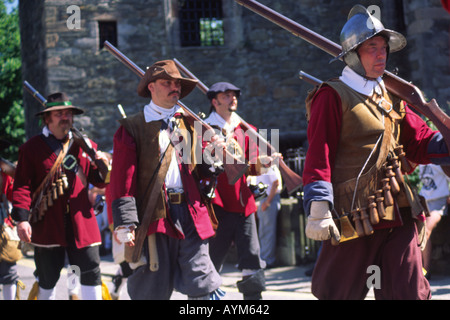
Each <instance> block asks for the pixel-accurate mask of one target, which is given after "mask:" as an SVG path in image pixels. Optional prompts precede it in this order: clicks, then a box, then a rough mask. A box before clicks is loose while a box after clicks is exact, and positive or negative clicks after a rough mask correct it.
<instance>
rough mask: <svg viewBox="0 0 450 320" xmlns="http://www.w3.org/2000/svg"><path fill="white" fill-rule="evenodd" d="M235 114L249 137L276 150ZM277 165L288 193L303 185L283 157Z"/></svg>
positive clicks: (203, 88)
mask: <svg viewBox="0 0 450 320" xmlns="http://www.w3.org/2000/svg"><path fill="white" fill-rule="evenodd" d="M173 61H175V64H176V65H177V67H178V69H179V70H180V71H181V72H182V73H184V74H185V75H186V76H187V77H189V78H191V79H193V80H197V81H198V82H197V87H198V88H199V89H200V90H201V91H202V92H203V93H204V94H206V93H207V92H208V87H207V86H206V85H205V84H204V83H203V82H202V81H200V79H198V78H197V77H196V76H195V75H194V74H193V73H192V72H191V71H189V69H188V68H186V67H185V66H184V65H183V64H182V63H181V62H180V61H178V60H177V59H175V58H174V59H173ZM235 115H236V116H237V117H238V118H239V121H241V124H242V125H243V126H244V127H245V129H246V130H248V131H250V132H251V135H250V136H251V137H252V138H253V137H256V138H257V139H259V141H261V142H262V143H264V144H265V145H266V147H267V148H269V149H270V150H271V151H272V152H277V151H276V149H275V148H274V147H273V146H272V145H271V144H270V143H269V142H268V141H267V140H266V139H265V138H264V137H262V136H261V135H260V134H259V133H258V132H256V130H255V129H253V128H252V126H250V124H248V123H247V122H246V121H245V120H244V119H242V118H241V117H240V116H239V115H238V114H237V113H236V112H235ZM279 167H280V173H281V176H282V177H283V181H284V184H285V185H286V190H287V192H288V194H292V193H293V192H295V191H297V190H298V189H299V188H301V187H302V186H303V180H302V178H301V177H300V176H299V175H298V174H297V173H295V172H294V171H293V170H292V169H291V168H289V167H288V166H287V165H286V163H285V162H284V161H283V159H281V158H280V159H279Z"/></svg>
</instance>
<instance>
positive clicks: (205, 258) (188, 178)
mask: <svg viewBox="0 0 450 320" xmlns="http://www.w3.org/2000/svg"><path fill="white" fill-rule="evenodd" d="M196 84H197V81H194V80H191V79H188V78H183V77H182V76H181V74H180V72H179V71H178V69H177V68H176V65H175V63H174V61H173V60H163V61H158V62H155V63H154V64H153V65H152V66H150V67H149V68H148V69H147V70H146V72H145V75H144V77H143V78H142V79H141V81H140V82H139V85H138V88H137V92H138V94H139V95H140V96H141V97H144V98H150V99H151V100H150V101H149V103H148V104H147V105H145V106H144V108H143V110H142V111H141V112H139V113H137V114H135V115H132V116H130V117H127V118H126V119H123V120H121V121H120V123H121V127H120V128H119V129H118V130H117V132H116V133H115V135H114V150H113V160H112V171H111V184H110V188H111V189H110V191H111V199H112V200H113V201H112V210H113V219H114V226H115V232H114V234H115V238H116V240H117V241H119V242H121V243H125V244H126V246H125V251H126V254H125V255H126V257H127V256H128V254H127V251H128V252H130V251H133V250H138V249H136V248H137V247H138V246H137V245H140V243H136V241H137V240H138V238H137V236H136V235H137V234H138V232H139V231H140V230H142V229H137V228H146V230H144V231H143V232H145V235H146V237H145V240H144V241H143V248H142V250H141V252H136V253H134V251H133V253H134V254H135V255H136V254H137V256H138V257H140V259H138V261H136V259H134V260H133V259H132V257H131V258H127V261H128V262H130V266H131V267H132V268H133V269H134V271H133V274H132V275H131V276H129V277H128V280H127V286H128V294H129V296H130V297H131V299H133V300H136V299H137V300H168V299H170V297H171V295H172V292H173V290H174V289H176V290H177V291H178V292H180V293H182V294H185V295H187V296H188V298H189V299H195V300H218V299H220V297H221V296H222V295H223V292H222V291H221V290H220V288H219V286H220V285H221V283H222V280H221V277H220V275H219V274H218V273H217V271H216V269H215V268H214V265H213V263H212V262H211V259H210V257H209V252H208V247H209V244H208V241H209V239H210V238H211V237H212V236H214V234H215V231H214V228H213V226H212V223H211V218H210V213H211V212H209V211H208V207H207V206H206V203H205V201H204V200H203V195H202V193H201V190H200V188H199V185H200V181H201V180H202V179H203V178H206V179H209V178H211V179H214V173H213V172H212V171H210V166H209V165H207V164H206V163H205V162H203V161H202V159H196V157H195V155H196V152H195V151H194V149H195V148H196V147H197V146H199V147H200V148H201V147H202V143H201V138H202V136H201V135H202V132H197V131H196V130H195V127H196V126H195V124H192V123H190V122H189V121H188V119H187V117H185V115H184V114H183V110H182V109H181V108H179V107H178V105H177V102H178V100H179V99H182V98H183V97H185V96H186V95H188V94H189V93H190V92H191V91H192V90H193V89H194V88H195V86H196ZM217 138H218V137H216V136H213V137H212V138H211V140H212V141H214V140H217V142H216V143H217V146H220V143H221V142H220V140H219V139H217ZM199 141H200V142H199ZM172 144H173V146H174V147H173V149H172V150H170V149H169V146H171V145H172ZM180 145H182V146H183V147H182V148H179V146H180ZM168 150H169V151H168ZM166 157H168V158H166ZM166 159H167V160H166ZM166 163H168V164H167V165H165V164H166ZM158 181H161V182H160V185H158V183H157V182H158ZM156 185H157V186H156ZM152 197H154V198H155V200H154V201H150V200H149V198H152ZM148 215H150V216H148ZM147 219H149V220H150V224H149V226H145V227H144V226H143V222H144V221H146V220H147Z"/></svg>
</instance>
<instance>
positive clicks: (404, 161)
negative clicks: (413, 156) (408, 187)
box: [394, 146, 412, 173]
mask: <svg viewBox="0 0 450 320" xmlns="http://www.w3.org/2000/svg"><path fill="white" fill-rule="evenodd" d="M394 151H395V154H396V155H397V157H398V159H399V160H400V164H401V168H402V170H403V172H406V173H408V172H410V171H411V170H412V167H411V164H410V163H409V161H408V159H406V155H405V152H404V151H403V146H398V147H396V148H395V149H394Z"/></svg>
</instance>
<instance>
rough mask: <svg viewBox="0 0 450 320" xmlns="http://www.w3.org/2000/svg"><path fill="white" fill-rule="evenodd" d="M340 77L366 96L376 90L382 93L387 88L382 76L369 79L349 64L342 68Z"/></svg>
mask: <svg viewBox="0 0 450 320" xmlns="http://www.w3.org/2000/svg"><path fill="white" fill-rule="evenodd" d="M339 79H340V80H341V81H342V82H343V83H345V84H346V85H347V86H349V87H350V88H352V89H353V90H355V91H357V92H359V93H361V94H363V95H365V96H372V95H373V92H374V91H375V92H376V93H377V94H379V95H381V94H382V93H383V91H385V90H386V88H385V86H384V82H383V79H382V78H381V77H378V78H377V79H376V80H368V79H366V78H364V77H362V76H361V75H359V74H357V73H356V72H355V71H353V70H352V69H350V67H349V66H346V67H345V68H344V70H342V75H341V76H340V77H339Z"/></svg>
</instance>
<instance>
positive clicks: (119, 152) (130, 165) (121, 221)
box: [109, 127, 139, 227]
mask: <svg viewBox="0 0 450 320" xmlns="http://www.w3.org/2000/svg"><path fill="white" fill-rule="evenodd" d="M136 168H137V156H136V143H135V141H134V139H133V137H131V135H130V134H129V133H128V132H127V131H126V130H125V128H124V127H120V128H119V129H118V130H117V132H116V133H115V135H114V149H113V160H112V169H111V178H110V179H111V180H110V187H109V188H110V195H111V207H112V216H113V221H114V226H115V227H117V226H120V225H126V224H138V222H139V219H138V215H137V208H136V201H135V197H134V195H135V192H136Z"/></svg>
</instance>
